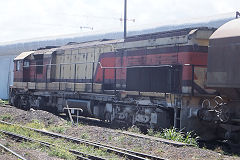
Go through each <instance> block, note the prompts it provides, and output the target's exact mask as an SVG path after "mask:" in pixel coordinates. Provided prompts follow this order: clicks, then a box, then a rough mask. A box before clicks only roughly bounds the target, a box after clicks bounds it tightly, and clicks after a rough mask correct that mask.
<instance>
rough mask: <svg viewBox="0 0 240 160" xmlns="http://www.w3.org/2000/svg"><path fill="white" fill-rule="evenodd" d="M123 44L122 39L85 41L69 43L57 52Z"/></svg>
mask: <svg viewBox="0 0 240 160" xmlns="http://www.w3.org/2000/svg"><path fill="white" fill-rule="evenodd" d="M121 42H123V39H114V40H108V39H107V40H106V39H104V40H96V41H87V42H82V43H74V44H72V43H70V45H69V44H67V45H65V46H61V47H59V48H58V50H64V49H71V48H84V47H89V46H97V45H107V44H114V43H121Z"/></svg>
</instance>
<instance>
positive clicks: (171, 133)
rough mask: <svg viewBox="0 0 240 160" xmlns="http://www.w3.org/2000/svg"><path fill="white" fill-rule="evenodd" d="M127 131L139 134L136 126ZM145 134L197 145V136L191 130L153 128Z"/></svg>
mask: <svg viewBox="0 0 240 160" xmlns="http://www.w3.org/2000/svg"><path fill="white" fill-rule="evenodd" d="M128 131H129V132H134V133H138V134H141V131H140V129H139V128H138V127H136V126H133V127H131V128H129V129H128ZM147 135H149V136H153V137H159V138H164V139H168V140H173V141H177V142H182V143H187V144H190V145H193V146H198V144H197V139H198V137H196V136H195V135H194V134H193V133H192V132H186V133H185V132H182V131H178V130H177V129H176V128H174V127H173V128H170V129H163V130H162V131H154V130H153V129H148V132H147Z"/></svg>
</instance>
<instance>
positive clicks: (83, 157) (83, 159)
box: [0, 130, 105, 160]
mask: <svg viewBox="0 0 240 160" xmlns="http://www.w3.org/2000/svg"><path fill="white" fill-rule="evenodd" d="M0 132H1V133H3V134H5V135H8V136H11V137H14V138H17V139H18V140H19V139H20V140H24V141H28V142H36V143H39V144H41V145H43V146H46V147H48V148H49V147H51V146H52V147H56V145H54V144H51V143H49V142H45V141H40V140H36V139H32V138H29V137H25V136H22V135H19V134H15V133H12V132H8V131H4V130H0ZM66 150H68V151H69V152H71V153H72V154H73V155H74V156H76V157H77V159H80V160H105V159H104V158H101V157H97V156H93V155H89V154H86V153H83V152H79V151H76V150H72V149H68V148H66ZM23 160H25V159H23Z"/></svg>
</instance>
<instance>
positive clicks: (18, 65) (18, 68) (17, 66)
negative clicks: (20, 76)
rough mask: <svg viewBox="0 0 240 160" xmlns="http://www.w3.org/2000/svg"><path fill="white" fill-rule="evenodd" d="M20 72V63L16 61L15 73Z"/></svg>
mask: <svg viewBox="0 0 240 160" xmlns="http://www.w3.org/2000/svg"><path fill="white" fill-rule="evenodd" d="M19 70H20V61H17V62H16V71H19Z"/></svg>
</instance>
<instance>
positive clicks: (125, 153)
mask: <svg viewBox="0 0 240 160" xmlns="http://www.w3.org/2000/svg"><path fill="white" fill-rule="evenodd" d="M0 123H2V124H5V125H16V124H12V123H9V122H4V121H0ZM16 126H18V127H21V128H25V129H29V130H32V131H34V132H38V133H40V134H42V135H47V136H50V137H54V138H61V139H64V140H67V141H70V142H72V143H77V144H84V145H87V146H92V147H94V148H97V149H103V150H105V151H107V152H109V153H115V154H116V155H119V156H121V157H126V158H128V159H134V160H135V159H136V160H145V159H151V160H163V158H160V157H156V156H153V155H149V154H145V153H140V152H135V151H131V150H127V149H124V148H118V147H114V146H110V145H106V144H100V143H98V142H94V141H89V140H85V139H80V138H76V137H70V136H66V135H62V134H57V133H53V132H48V131H43V130H39V129H34V128H30V127H25V126H21V125H16ZM4 134H8V135H10V136H11V135H12V136H16V137H19V135H16V134H14V133H7V132H5V133H4ZM19 138H22V139H25V138H26V140H27V137H23V136H21V137H19ZM28 140H30V139H28ZM30 141H31V140H30ZM39 143H41V144H46V145H51V144H48V143H46V142H39ZM69 151H70V150H69ZM70 152H71V151H70ZM72 153H73V152H72ZM74 154H77V153H74ZM90 156H91V155H90ZM87 158H89V159H90V157H89V156H88V157H87ZM92 158H93V159H94V157H92ZM95 158H96V159H97V158H99V157H95Z"/></svg>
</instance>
